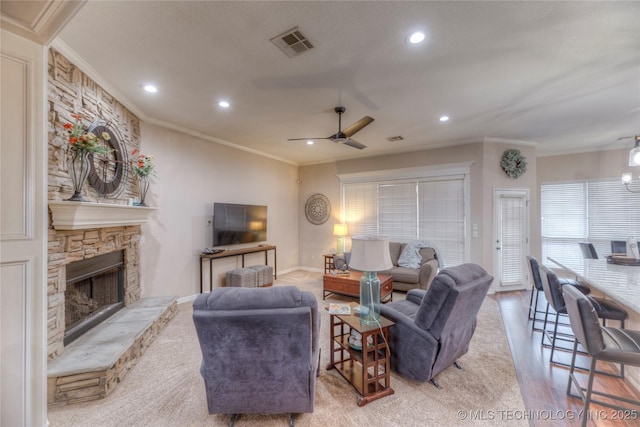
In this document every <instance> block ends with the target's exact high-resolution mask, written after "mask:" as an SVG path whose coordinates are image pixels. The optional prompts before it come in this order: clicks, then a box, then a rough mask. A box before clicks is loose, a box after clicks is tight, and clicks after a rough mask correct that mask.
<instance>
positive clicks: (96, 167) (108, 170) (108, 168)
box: [88, 119, 127, 197]
mask: <svg viewBox="0 0 640 427" xmlns="http://www.w3.org/2000/svg"><path fill="white" fill-rule="evenodd" d="M89 131H90V132H93V133H94V134H95V135H103V134H108V135H109V138H108V139H106V140H103V141H104V143H105V144H106V145H108V146H109V148H110V149H111V151H110V152H109V153H106V154H96V153H92V154H91V155H90V156H89V168H90V169H89V177H88V179H89V184H90V185H91V186H92V187H93V188H94V189H95V190H96V192H97V193H98V194H100V195H101V196H110V197H116V196H118V195H119V194H120V193H122V190H123V189H124V185H125V184H126V182H127V168H126V152H125V150H124V149H123V142H122V137H121V136H120V134H119V132H118V131H117V128H115V127H113V126H112V125H111V123H109V122H104V121H103V120H102V119H99V120H97V121H96V122H94V123H93V124H92V125H91V126H90V128H89Z"/></svg>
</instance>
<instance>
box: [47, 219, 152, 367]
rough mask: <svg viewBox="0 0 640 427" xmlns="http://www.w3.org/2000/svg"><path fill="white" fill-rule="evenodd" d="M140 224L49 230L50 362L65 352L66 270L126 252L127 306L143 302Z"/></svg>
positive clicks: (48, 338) (48, 334)
mask: <svg viewBox="0 0 640 427" xmlns="http://www.w3.org/2000/svg"><path fill="white" fill-rule="evenodd" d="M141 236H142V232H141V229H140V226H139V225H136V226H121V227H108V228H89V229H84V230H56V229H50V230H49V242H48V252H49V263H48V268H47V295H48V301H49V302H48V307H47V332H48V333H47V355H48V357H49V358H50V359H52V358H54V357H56V356H58V355H59V354H61V353H62V350H63V349H64V344H63V339H64V331H65V321H64V291H65V288H66V280H67V278H66V267H67V265H68V264H70V263H72V262H74V261H82V260H85V259H88V258H92V257H94V256H97V255H103V254H107V253H111V252H114V251H119V250H122V251H124V271H125V275H124V305H125V307H126V306H128V305H130V304H132V303H134V302H135V301H137V300H138V299H140V295H141V288H140V272H139V265H140V255H139V245H140V237H141Z"/></svg>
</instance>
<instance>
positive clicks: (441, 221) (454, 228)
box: [341, 169, 468, 266]
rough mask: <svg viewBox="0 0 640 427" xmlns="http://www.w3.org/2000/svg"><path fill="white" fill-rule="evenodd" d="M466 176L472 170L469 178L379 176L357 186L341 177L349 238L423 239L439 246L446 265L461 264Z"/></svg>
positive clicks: (447, 176)
mask: <svg viewBox="0 0 640 427" xmlns="http://www.w3.org/2000/svg"><path fill="white" fill-rule="evenodd" d="M449 173H450V171H449ZM425 175H428V174H425ZM467 176H468V169H467V174H454V175H449V174H447V173H444V174H443V171H440V174H437V175H436V176H424V175H423V176H420V177H412V178H406V177H401V178H400V177H399V178H397V179H393V177H390V176H385V177H380V176H378V177H367V178H368V179H362V178H360V179H358V180H357V182H349V180H348V179H344V176H341V181H342V199H343V203H342V206H343V209H344V211H343V218H344V220H345V222H346V223H347V224H348V227H349V234H350V235H352V236H353V235H358V234H373V235H382V236H387V237H389V238H390V239H391V240H392V241H396V242H409V241H412V240H425V241H428V242H430V243H433V244H434V245H435V246H437V248H438V251H439V253H440V256H441V257H442V258H444V259H443V260H442V262H443V264H444V265H446V266H453V265H458V264H462V263H464V262H465V260H466V259H467V257H468V255H467V251H468V249H467V247H466V246H467V245H466V242H465V236H466V225H465V224H466V223H465V218H466V209H467V203H466V193H467V192H466V191H465V189H466V185H467V179H466V177H467ZM376 178H377V179H376Z"/></svg>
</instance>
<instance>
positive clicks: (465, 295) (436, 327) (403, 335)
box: [380, 264, 493, 387]
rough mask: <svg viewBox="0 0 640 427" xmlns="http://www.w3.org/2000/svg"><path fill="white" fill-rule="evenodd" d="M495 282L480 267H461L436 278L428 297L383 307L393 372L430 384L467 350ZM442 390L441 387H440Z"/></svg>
mask: <svg viewBox="0 0 640 427" xmlns="http://www.w3.org/2000/svg"><path fill="white" fill-rule="evenodd" d="M492 281H493V277H492V276H490V275H489V274H488V273H487V272H486V271H485V270H484V269H483V268H482V267H480V266H479V265H476V264H462V265H458V266H455V267H451V268H445V269H443V270H441V271H440V273H438V275H437V276H436V277H435V279H434V280H433V283H432V284H431V286H430V287H429V289H428V290H427V291H424V290H422V289H413V290H411V291H409V292H407V298H406V300H402V301H393V302H389V303H387V304H384V305H382V306H380V314H382V315H383V316H384V317H386V318H388V319H391V320H393V321H394V322H395V325H393V326H391V329H390V335H391V338H390V343H389V345H390V347H391V369H393V370H394V371H396V372H398V373H399V374H401V375H403V376H405V377H408V378H411V379H413V380H417V381H429V380H430V381H432V382H433V383H434V384H435V385H436V386H438V384H437V383H436V382H435V379H434V377H435V376H436V375H438V374H439V373H440V372H442V371H443V370H444V369H446V368H448V367H449V366H451V365H453V364H456V363H457V360H458V358H460V357H462V356H463V355H465V354H466V353H467V351H468V350H469V341H470V340H471V337H472V336H473V333H474V331H475V328H476V316H477V313H478V311H479V310H480V306H481V305H482V302H483V301H484V298H485V296H486V294H487V291H488V290H489V286H490V285H491V282H492ZM438 387H439V386H438Z"/></svg>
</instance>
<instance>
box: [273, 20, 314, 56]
mask: <svg viewBox="0 0 640 427" xmlns="http://www.w3.org/2000/svg"><path fill="white" fill-rule="evenodd" d="M271 41H272V42H273V44H275V45H276V46H278V48H279V49H280V50H281V51H283V52H284V53H286V54H287V56H288V57H289V58H293V57H294V56H298V55H300V54H301V53H304V52H306V51H308V50H309V49H313V44H312V43H311V42H310V41H309V39H307V36H305V35H304V34H303V33H302V31H300V30H299V29H298V27H295V28H292V29H290V30H289V31H287V32H284V33H282V34H280V35H279V36H276V37H274V38H272V39H271Z"/></svg>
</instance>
